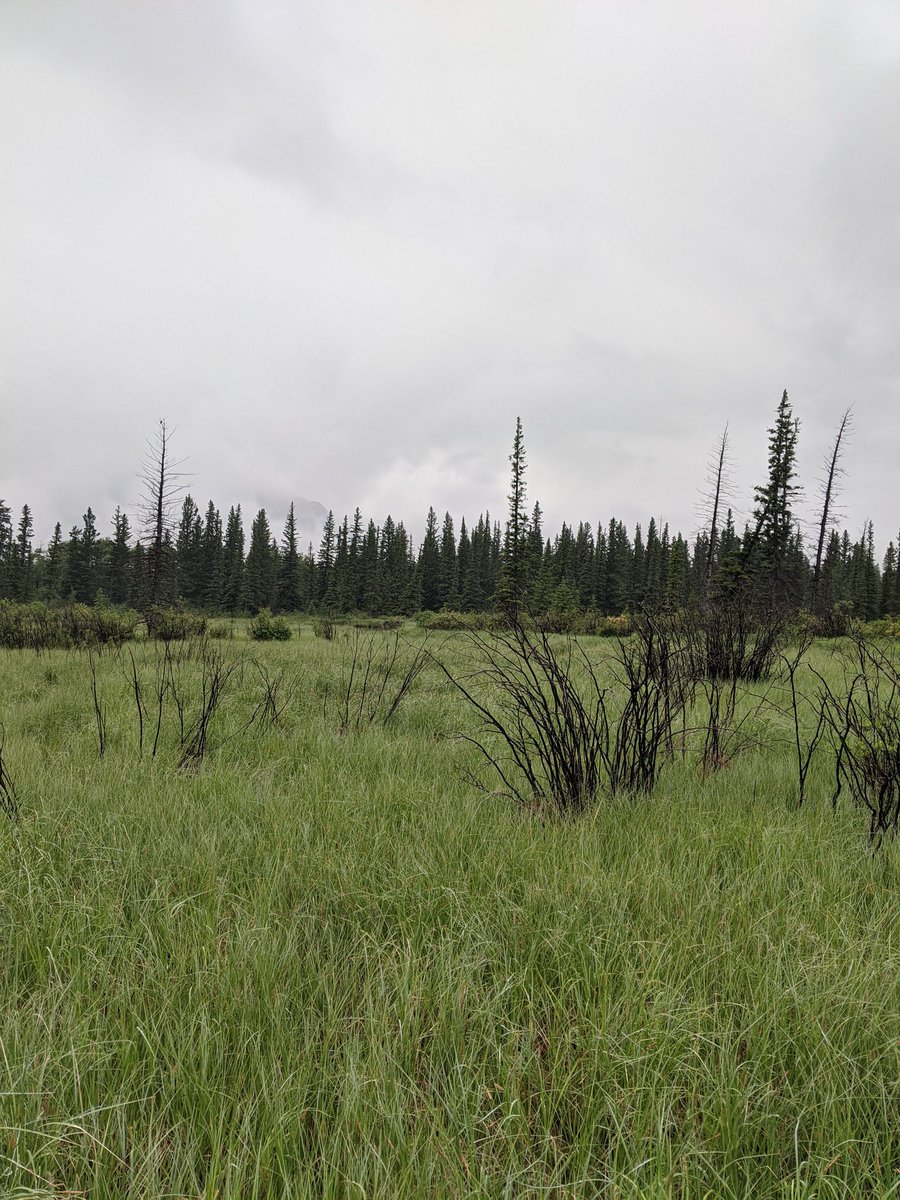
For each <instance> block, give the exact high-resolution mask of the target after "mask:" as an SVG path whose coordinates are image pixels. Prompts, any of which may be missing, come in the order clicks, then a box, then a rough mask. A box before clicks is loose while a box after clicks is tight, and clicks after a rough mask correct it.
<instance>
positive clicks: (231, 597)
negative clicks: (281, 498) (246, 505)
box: [222, 505, 244, 616]
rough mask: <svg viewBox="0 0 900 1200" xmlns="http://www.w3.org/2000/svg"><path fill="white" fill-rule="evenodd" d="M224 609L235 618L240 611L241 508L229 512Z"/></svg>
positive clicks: (241, 562)
mask: <svg viewBox="0 0 900 1200" xmlns="http://www.w3.org/2000/svg"><path fill="white" fill-rule="evenodd" d="M222 575H223V583H222V607H223V608H224V609H225V612H227V613H230V615H231V616H234V615H235V614H236V613H237V612H239V611H240V607H241V596H242V594H243V581H244V523H243V520H242V518H241V506H240V505H238V506H237V508H233V507H232V508H230V509H229V510H228V523H227V525H226V527H225V546H224V549H223V552H222Z"/></svg>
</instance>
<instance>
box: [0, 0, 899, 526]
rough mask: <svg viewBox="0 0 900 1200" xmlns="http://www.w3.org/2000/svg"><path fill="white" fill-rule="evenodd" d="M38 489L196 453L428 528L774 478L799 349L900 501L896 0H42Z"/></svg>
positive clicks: (35, 359) (10, 444)
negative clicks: (779, 409) (711, 475)
mask: <svg viewBox="0 0 900 1200" xmlns="http://www.w3.org/2000/svg"><path fill="white" fill-rule="evenodd" d="M0 111H2V112H3V114H4V115H3V119H2V122H0V154H2V159H0V163H2V176H0V177H2V181H3V182H2V185H0V386H2V392H0V395H2V406H3V427H2V439H0V495H2V496H4V497H5V499H6V501H7V503H9V504H10V505H11V506H12V507H13V508H14V509H16V510H17V509H19V508H20V507H21V505H22V504H23V503H24V502H26V501H27V502H28V503H29V504H30V505H31V506H32V508H33V509H34V511H35V517H36V522H37V528H38V532H39V534H40V535H41V536H46V533H47V531H48V528H49V527H51V526H52V523H53V522H54V521H55V520H57V519H59V520H60V521H62V522H63V526H64V528H68V526H69V525H71V524H73V523H76V522H80V515H81V513H82V512H83V511H84V510H85V508H86V506H87V505H88V504H90V505H92V506H93V507H94V509H95V511H96V512H97V514H98V517H99V519H100V523H101V525H102V526H103V527H104V528H105V527H106V526H107V523H108V522H109V520H110V517H111V513H112V510H113V508H114V507H115V505H116V504H117V503H120V504H122V505H123V506H124V507H126V508H131V509H133V507H134V504H135V501H136V499H137V497H138V494H139V487H138V485H137V483H136V481H135V472H136V470H137V467H138V464H139V460H140V458H141V456H142V453H143V450H144V444H145V439H146V438H147V437H148V436H150V435H151V434H152V433H153V428H154V424H155V422H156V420H157V419H158V418H159V417H163V416H164V417H167V418H168V420H169V422H170V424H172V425H174V426H176V427H177V432H176V435H175V440H174V446H175V449H176V450H177V452H178V453H179V454H180V455H181V456H184V457H186V458H187V460H188V462H187V464H186V465H187V468H188V469H189V470H190V471H191V472H192V473H193V478H192V480H191V481H190V482H191V490H192V492H193V494H194V495H195V497H196V498H197V500H198V501H199V502H200V503H201V504H203V503H205V501H206V499H207V498H210V497H212V498H213V499H214V500H215V501H216V502H217V503H218V504H220V505H222V506H223V507H227V506H228V505H229V504H230V503H233V502H237V501H241V502H242V503H243V505H244V507H245V510H251V511H252V510H255V508H256V507H258V506H259V505H260V504H265V506H266V507H267V509H268V510H269V513H270V517H271V519H272V523H273V525H274V526H275V527H276V528H277V529H278V530H279V531H280V527H281V524H282V521H283V516H284V510H285V509H286V507H287V504H288V502H289V501H290V500H291V499H292V498H298V497H301V496H303V497H307V498H311V499H316V500H320V501H321V502H322V503H324V504H325V506H326V507H333V508H334V509H335V511H336V512H337V513H338V515H341V514H343V512H344V511H347V510H349V511H352V509H353V507H354V506H355V505H356V504H359V505H360V506H361V507H362V509H363V511H364V513H365V514H366V516H374V517H375V519H376V520H377V521H378V522H379V523H380V522H381V521H382V520H383V518H384V516H385V514H386V513H388V512H391V513H392V514H393V515H394V517H395V518H402V519H404V520H406V522H407V524H408V525H409V526H410V527H411V528H412V529H413V530H415V532H416V534H417V536H418V535H419V534H420V533H421V528H422V525H423V518H424V514H425V512H426V511H427V508H428V505H429V504H433V505H434V507H435V508H436V509H437V510H438V512H439V514H442V513H443V511H444V509H450V510H451V512H453V513H454V515H455V516H456V517H459V516H460V515H462V514H467V515H476V514H477V513H478V512H479V510H481V509H484V508H485V507H489V508H490V509H491V511H492V512H494V513H495V514H496V515H497V516H502V515H503V512H504V507H505V493H506V490H507V480H508V461H507V456H508V454H509V450H510V444H511V441H512V434H513V430H514V425H515V419H516V416H517V415H521V417H522V420H523V423H524V427H525V442H526V447H527V452H528V460H529V467H528V492H529V501H533V500H534V499H539V500H540V501H541V504H542V506H543V507H544V510H545V512H546V516H547V524H548V526H549V528H551V529H555V528H556V527H558V525H559V523H560V522H561V521H562V520H568V521H572V522H577V521H579V520H581V519H585V520H590V521H592V522H594V521H597V520H598V519H600V520H604V521H606V520H608V519H609V517H610V516H611V515H613V514H615V515H618V516H620V517H622V518H623V519H625V520H626V521H628V522H629V523H633V522H634V521H638V520H639V521H641V522H642V523H643V524H645V525H646V521H647V519H648V518H649V517H650V516H651V515H653V514H656V515H657V516H659V515H662V516H663V517H664V518H665V519H667V520H669V521H670V523H671V524H672V525H674V526H680V527H681V528H682V529H683V530H684V531H685V532H689V531H691V530H693V529H695V528H696V526H697V523H698V517H697V513H696V504H697V494H698V488H699V486H700V485H701V483H702V477H703V474H704V469H705V463H706V460H707V458H708V456H709V454H710V451H711V449H712V447H713V444H714V442H715V440H716V438H717V436H718V435H719V433H720V432H721V429H722V427H723V426H724V424H725V422H726V421H729V422H730V429H731V435H732V446H733V457H734V459H735V464H736V466H735V483H736V491H737V500H738V507H739V508H740V509H741V510H742V512H743V513H744V514H746V513H747V511H748V509H749V507H750V502H749V500H748V496H749V494H750V492H751V490H752V485H753V484H754V483H757V482H760V481H761V480H762V479H763V477H764V476H765V471H766V428H767V426H768V425H769V424H771V420H772V416H773V414H774V410H775V407H776V405H777V403H778V400H779V398H780V396H781V392H782V389H783V388H785V387H786V388H787V389H788V392H789V394H790V397H791V400H792V402H793V404H794V409H795V412H796V414H797V415H798V416H799V417H800V418H801V421H802V429H801V436H800V443H799V457H800V466H801V473H802V479H803V482H804V483H805V484H806V487H807V492H808V496H809V504H808V506H807V508H808V510H809V511H812V509H813V508H814V501H815V487H816V476H817V473H818V470H819V464H820V460H821V458H822V456H823V454H824V452H825V450H826V447H827V444H828V442H829V440H830V439H831V437H832V436H833V433H834V430H835V427H836V425H837V423H838V420H839V418H840V415H841V412H842V411H843V409H844V408H846V407H847V406H848V405H850V404H853V405H854V412H855V432H854V436H853V438H852V441H851V442H850V444H849V447H848V452H847V455H846V467H847V471H848V478H847V480H846V485H845V493H844V507H845V510H846V515H847V523H848V525H849V527H850V529H851V532H854V533H856V532H858V530H859V528H860V527H861V525H862V523H863V522H864V521H865V520H866V519H868V518H871V519H872V520H873V521H874V522H875V525H876V534H877V540H878V544H879V546H880V547H882V548H883V546H884V545H885V544H886V542H887V540H888V538H890V537H894V536H895V535H896V532H897V527H898V524H900V485H898V475H897V470H896V467H897V463H898V446H900V152H898V150H900V147H898V128H900V127H898V119H900V5H898V4H897V2H896V0H884V2H883V3H882V2H880V0H847V2H846V3H843V2H842V3H837V2H832V3H829V2H828V0H808V2H799V0H795V2H791V0H763V2H760V0H755V2H754V3H752V4H749V3H744V4H737V3H733V4H729V3H722V0H709V2H702V3H698V2H694V0H679V2H678V3H675V2H674V0H659V2H653V0H632V2H630V3H624V2H622V0H615V2H613V0H594V2H591V3H589V2H587V0H572V2H566V0H540V2H531V0H502V2H500V0H444V2H442V0H383V2H382V0H360V2H354V0H314V2H303V0H59V2H50V0H2V2H0Z"/></svg>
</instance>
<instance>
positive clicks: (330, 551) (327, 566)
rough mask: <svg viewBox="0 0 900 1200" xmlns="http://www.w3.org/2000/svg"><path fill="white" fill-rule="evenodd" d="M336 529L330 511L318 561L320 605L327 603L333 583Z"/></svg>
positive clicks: (329, 511) (317, 573) (317, 579)
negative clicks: (329, 587) (330, 586)
mask: <svg viewBox="0 0 900 1200" xmlns="http://www.w3.org/2000/svg"><path fill="white" fill-rule="evenodd" d="M334 554H335V528H334V513H333V512H332V511H331V509H329V510H328V516H327V517H326V518H325V525H324V527H323V529H322V541H321V543H320V544H319V557H318V558H317V560H316V587H317V589H318V596H319V602H320V603H323V604H324V603H326V597H327V595H328V585H329V584H330V583H331V572H332V570H333V569H334Z"/></svg>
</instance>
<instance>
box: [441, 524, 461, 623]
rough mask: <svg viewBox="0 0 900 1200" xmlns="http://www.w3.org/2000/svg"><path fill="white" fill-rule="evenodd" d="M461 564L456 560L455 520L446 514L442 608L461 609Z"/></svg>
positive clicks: (442, 536)
mask: <svg viewBox="0 0 900 1200" xmlns="http://www.w3.org/2000/svg"><path fill="white" fill-rule="evenodd" d="M458 585H459V564H458V563H457V559H456V534H455V531H454V528H453V518H452V517H451V516H450V514H449V512H445V513H444V523H443V525H442V526H441V570H440V589H439V594H438V599H439V601H440V607H441V608H449V609H455V608H458V607H459V590H458Z"/></svg>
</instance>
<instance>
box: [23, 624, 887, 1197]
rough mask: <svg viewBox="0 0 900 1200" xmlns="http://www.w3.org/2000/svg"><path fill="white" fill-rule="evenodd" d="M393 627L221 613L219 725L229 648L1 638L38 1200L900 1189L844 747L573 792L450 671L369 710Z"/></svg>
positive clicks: (428, 672)
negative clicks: (505, 747)
mask: <svg viewBox="0 0 900 1200" xmlns="http://www.w3.org/2000/svg"><path fill="white" fill-rule="evenodd" d="M356 636H357V635H355V634H353V633H352V632H351V631H350V630H347V629H341V628H339V629H338V630H337V633H336V636H335V637H334V639H333V640H326V639H324V638H321V637H315V636H313V631H312V627H311V626H309V625H306V626H304V627H303V629H302V635H301V636H297V635H296V627H295V635H294V636H293V637H292V639H291V640H289V641H286V642H281V643H265V644H255V643H253V642H251V641H250V640H249V639H247V637H246V636H245V630H244V628H243V627H242V626H239V627H238V629H237V634H236V636H235V637H233V638H223V639H218V640H216V641H210V642H209V643H208V646H207V650H210V649H211V650H214V652H215V654H216V655H217V656H219V655H220V656H221V661H222V662H223V663H225V664H230V665H233V666H234V667H235V670H234V672H233V673H232V674H231V675H230V676H227V677H225V678H224V682H223V685H222V693H221V701H220V704H219V707H218V710H217V711H216V712H215V714H214V715H213V717H212V718H211V721H210V724H209V728H208V730H207V735H208V737H207V741H206V744H205V745H204V746H203V747H202V748H201V750H200V752H197V747H196V744H194V747H193V753H190V752H186V751H190V749H191V735H192V733H193V732H195V718H196V713H197V712H198V711H199V706H200V703H201V700H202V695H201V693H202V687H203V671H202V667H201V663H200V654H199V651H198V649H197V645H196V644H191V645H188V646H183V645H182V646H180V645H179V644H178V643H172V644H171V646H170V659H169V662H168V665H166V664H165V662H164V661H163V658H162V656H163V654H164V651H163V649H162V648H161V646H160V645H159V644H155V643H152V642H147V641H138V642H135V643H133V644H131V645H130V646H128V645H126V646H125V647H122V648H121V649H118V650H112V649H104V650H102V651H97V652H94V654H93V655H92V656H91V658H90V659H89V657H88V654H87V653H86V652H85V651H83V650H71V651H63V650H53V651H46V652H43V653H40V654H37V653H35V652H33V651H2V652H0V721H2V754H3V762H4V765H5V768H6V770H7V771H8V773H9V777H10V779H11V780H12V781H13V783H14V785H15V791H16V796H17V799H18V805H19V819H18V820H17V821H12V820H7V819H6V818H5V817H3V816H2V814H0V981H2V986H0V1196H3V1197H5V1198H7V1200H24V1198H25V1197H35V1198H36V1197H61V1196H66V1197H74V1196H83V1197H89V1198H90V1200H107V1198H108V1200H124V1198H128V1200H138V1198H145V1197H154V1198H155V1197H171V1198H174V1197H185V1198H187V1197H204V1198H209V1200H213V1198H220V1200H250V1198H255V1197H259V1198H264V1197H265V1198H269V1197H273V1198H274V1197H297V1198H298V1200H299V1198H303V1197H335V1198H337V1197H348V1198H351V1197H360V1198H375V1197H378V1198H381V1197H385V1198H387V1197H448V1198H450V1197H490V1198H494V1197H496V1198H501V1197H508V1198H516V1197H541V1198H548V1200H549V1198H552V1200H563V1198H564V1197H568V1198H574V1197H610V1198H612V1197H615V1198H616V1200H637V1198H639V1197H650V1198H652V1200H663V1198H668V1197H679V1198H682V1200H702V1198H704V1197H705V1198H709V1200H730V1198H734V1200H737V1198H740V1197H752V1198H754V1200H766V1198H768V1197H772V1198H775V1197H779V1198H783V1200H788V1198H790V1200H801V1198H802V1200H814V1198H815V1200H832V1198H834V1200H836V1198H839V1197H841V1198H847V1200H857V1198H864V1197H872V1198H876V1197H877V1198H881V1200H885V1198H887V1197H890V1196H900V901H898V897H900V853H898V851H900V847H898V845H897V844H896V843H894V842H891V841H890V840H887V841H885V844H884V845H883V846H882V847H881V849H880V850H879V851H877V852H873V851H872V850H871V849H870V847H869V844H868V839H867V820H866V816H865V814H864V813H862V812H860V811H859V810H858V809H856V808H854V807H853V806H852V805H851V804H850V803H849V802H844V801H842V802H840V803H839V804H838V806H837V808H836V809H834V810H833V809H832V806H831V803H830V796H831V783H832V776H833V765H832V763H831V762H830V761H829V757H828V750H827V749H826V748H822V749H821V750H820V752H819V753H818V756H817V760H816V762H815V763H814V765H813V768H812V770H811V772H810V777H809V780H808V784H807V790H808V796H807V799H806V802H805V803H804V805H803V806H802V807H798V804H797V772H796V766H795V764H794V760H793V757H792V745H791V728H790V724H789V722H788V720H787V718H786V717H785V716H784V715H781V714H779V713H778V711H777V710H776V709H775V708H774V707H773V708H769V709H766V710H765V711H764V712H762V713H761V714H760V715H759V717H758V718H755V724H754V728H753V737H752V739H750V740H749V743H748V744H747V745H746V746H744V747H743V748H742V749H741V751H740V753H735V754H734V755H733V756H732V757H731V758H729V759H728V760H727V761H724V762H723V763H722V764H721V769H719V770H717V771H715V772H711V773H710V772H707V773H704V772H702V771H701V770H700V768H699V764H698V761H697V756H696V755H695V754H693V753H692V752H688V753H686V754H683V755H682V754H678V755H676V757H675V760H674V761H673V762H671V763H667V764H666V765H665V766H664V769H663V771H662V774H661V777H660V781H659V785H658V787H657V788H656V790H655V792H654V793H653V794H652V795H651V796H637V797H631V798H626V797H616V798H614V799H609V798H605V797H603V796H602V795H601V796H599V797H598V799H597V802H596V804H595V806H594V807H593V808H592V809H591V811H589V812H588V813H586V814H584V815H582V816H581V817H579V818H578V819H571V820H561V819H549V818H547V817H539V816H535V815H532V814H528V813H525V812H523V811H521V809H520V808H519V807H517V806H516V804H515V803H513V802H512V801H511V800H510V799H509V798H508V797H506V796H504V795H503V794H502V793H501V792H500V790H499V789H498V788H497V786H496V784H497V780H496V779H495V778H492V777H491V776H490V775H485V776H484V777H483V778H484V783H485V790H479V789H478V788H477V787H475V786H474V785H473V783H472V781H471V779H470V778H469V773H470V772H472V771H474V770H476V769H477V768H478V764H479V761H480V760H479V756H478V753H477V751H476V749H475V748H474V747H473V746H472V745H471V744H469V743H467V742H465V741H464V740H461V739H460V737H459V736H458V735H459V734H461V733H467V732H468V733H471V732H472V731H473V730H474V728H475V722H474V716H473V713H472V712H471V710H470V709H469V707H468V706H467V704H466V703H465V701H464V700H463V698H462V697H461V696H460V695H459V694H458V693H457V692H456V691H455V690H454V688H453V687H452V686H451V685H450V684H449V683H448V680H447V678H446V676H445V675H444V674H443V673H442V671H441V670H440V668H439V666H438V665H437V664H436V662H435V661H434V660H431V659H429V660H428V661H427V662H426V664H425V666H424V669H423V670H422V671H421V673H420V674H419V675H418V676H417V677H416V678H415V679H414V680H413V681H412V684H411V686H410V688H409V690H408V692H407V694H406V695H405V696H404V697H403V699H402V701H401V703H399V705H398V706H397V708H396V711H395V712H394V713H393V715H392V716H391V718H390V719H389V720H388V721H387V722H386V723H383V721H382V720H381V718H382V717H383V715H384V712H385V709H384V707H383V705H382V707H380V708H377V709H376V711H375V713H374V717H373V719H372V720H371V721H369V720H368V715H367V708H366V704H362V705H361V706H360V707H359V708H358V709H357V708H356V707H354V706H353V705H348V704H347V703H346V699H347V696H346V686H347V682H348V676H347V671H348V662H349V657H348V656H349V654H350V652H351V647H352V645H353V639H354V638H355V637H356ZM359 636H361V637H362V638H363V639H367V641H366V644H367V645H376V644H377V645H378V646H380V645H381V644H382V643H383V644H385V645H386V644H387V639H388V638H390V637H391V636H392V635H390V634H386V633H382V632H379V631H372V632H365V633H363V634H362V635H359ZM403 636H404V638H405V639H408V642H409V643H412V644H416V643H417V642H420V641H421V639H422V634H421V633H420V632H419V631H417V630H416V629H415V627H413V626H408V627H406V628H405V629H404V631H403ZM378 639H382V641H381V642H378ZM611 644H612V643H611V641H610V640H608V639H607V640H603V639H590V638H587V639H584V646H585V649H586V652H587V653H588V655H589V656H591V657H592V659H594V660H596V662H597V663H598V664H599V665H598V670H601V671H602V670H603V669H604V668H603V658H604V656H605V655H608V654H610V653H611V649H610V648H611ZM428 645H429V647H430V649H431V651H432V653H433V654H434V655H435V656H436V657H438V658H440V659H441V660H442V661H445V662H448V663H449V664H450V665H451V667H452V669H453V670H455V671H463V670H465V659H466V656H467V654H468V653H469V651H470V647H469V644H468V642H467V639H466V636H465V635H464V634H461V633H448V634H441V635H439V636H434V635H432V636H431V637H430V638H429V642H428ZM379 652H380V651H379ZM411 653H412V650H411V649H410V648H409V646H408V645H407V641H404V642H403V643H402V648H401V654H402V655H407V656H408V655H409V654H411ZM834 654H835V647H834V645H833V644H831V643H825V642H821V643H818V644H816V646H815V647H814V648H813V651H812V655H813V658H814V661H815V663H816V665H817V667H818V669H819V670H820V671H821V672H822V673H823V674H824V675H826V676H827V675H828V672H830V671H833V670H834V667H833V656H834ZM404 661H406V660H404ZM166 670H168V671H170V672H172V678H174V679H176V680H177V687H176V690H175V692H174V693H172V692H168V691H167V692H166V695H165V697H164V699H163V703H162V721H161V724H160V725H159V729H158V733H157V718H158V716H159V706H158V705H157V701H156V699H155V697H156V695H157V693H156V691H155V688H156V687H157V682H158V681H159V680H161V679H163V677H164V672H165V671H166ZM400 674H401V672H400V667H399V665H398V666H397V668H396V670H395V675H396V676H397V678H399V676H400ZM135 680H137V686H138V688H139V690H140V691H141V694H142V697H143V700H142V703H143V731H142V730H141V727H140V723H139V720H138V708H137V705H136V702H135ZM207 682H208V681H207ZM356 686H358V684H357V685H356ZM355 694H356V693H354V695H355ZM267 697H268V699H267ZM95 699H96V703H95ZM179 708H180V712H179ZM98 711H99V723H98ZM101 734H102V741H103V751H104V752H103V754H102V756H101V754H100V741H101ZM154 742H155V743H156V753H155V754H154V753H153V748H154Z"/></svg>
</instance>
